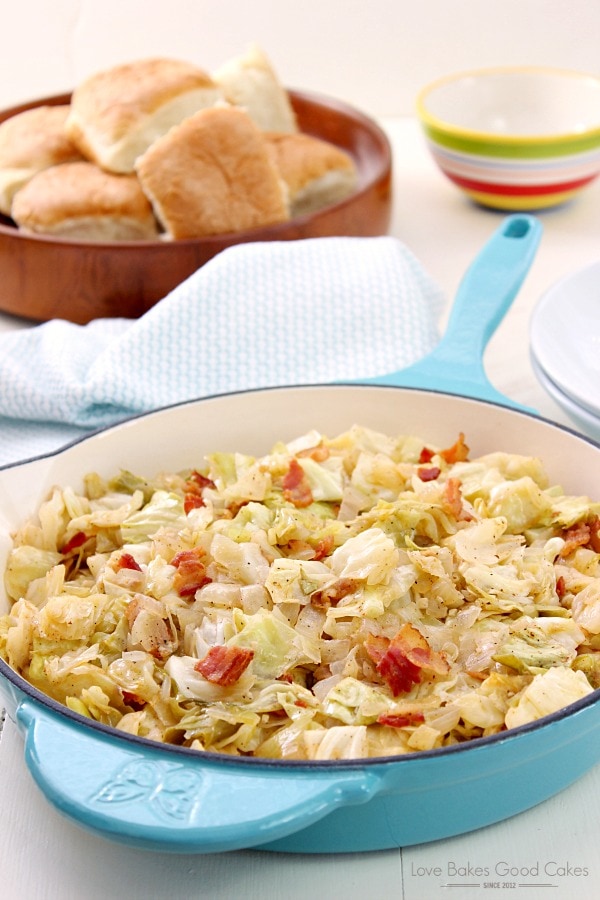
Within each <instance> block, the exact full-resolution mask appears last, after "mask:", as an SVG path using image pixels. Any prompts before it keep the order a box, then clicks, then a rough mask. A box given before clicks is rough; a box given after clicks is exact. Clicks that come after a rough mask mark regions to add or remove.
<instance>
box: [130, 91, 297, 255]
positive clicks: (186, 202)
mask: <svg viewBox="0 0 600 900" xmlns="http://www.w3.org/2000/svg"><path fill="white" fill-rule="evenodd" d="M136 171H137V173H138V176H139V179H140V182H141V184H142V187H143V189H144V191H145V192H146V194H147V196H148V198H149V199H150V200H151V202H152V205H153V207H154V212H155V214H156V217H157V218H158V220H159V222H160V223H161V225H162V227H163V228H164V230H165V232H166V233H167V235H168V236H169V237H171V238H174V239H178V238H197V237H204V236H206V235H212V234H225V233H227V232H232V231H241V230H243V229H246V228H256V227H258V226H260V225H271V224H274V223H277V222H283V221H285V220H286V219H288V218H289V214H288V208H287V197H286V191H285V186H284V185H283V183H282V181H281V179H280V177H279V174H278V172H277V170H276V168H275V165H274V164H273V162H272V160H271V158H270V155H269V153H268V150H267V146H266V142H265V139H264V136H263V134H262V132H261V131H260V130H259V129H258V128H257V126H256V125H255V124H254V123H253V122H252V120H251V119H250V117H249V116H248V115H247V113H246V112H244V111H243V110H242V109H236V108H235V107H231V106H226V105H222V106H215V107H213V108H211V109H204V110H201V111H200V112H197V113H195V114H194V115H193V116H190V117H189V118H188V119H186V120H185V121H184V122H182V123H181V124H180V125H177V126H175V127H174V128H172V129H171V131H169V132H168V134H166V135H165V136H164V137H162V138H159V139H158V140H157V141H155V143H154V144H153V145H152V146H151V147H150V148H149V149H148V150H147V151H146V153H144V155H143V156H141V157H140V158H139V159H138V161H137V164H136Z"/></svg>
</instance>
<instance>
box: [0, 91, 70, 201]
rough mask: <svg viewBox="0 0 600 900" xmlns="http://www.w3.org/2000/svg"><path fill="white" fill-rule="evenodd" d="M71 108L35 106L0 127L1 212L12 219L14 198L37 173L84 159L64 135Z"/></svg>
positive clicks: (12, 117) (6, 120)
mask: <svg viewBox="0 0 600 900" xmlns="http://www.w3.org/2000/svg"><path fill="white" fill-rule="evenodd" d="M68 113H69V107H68V106H65V105H61V106H36V107H34V108H33V109H27V110H24V111H23V112H21V113H17V114H16V115H14V116H11V117H10V119H5V121H4V122H2V123H1V124H0V212H3V213H4V215H6V216H10V208H11V204H12V200H13V197H14V195H15V194H16V192H17V191H18V190H20V188H22V187H23V185H25V184H27V182H28V181H29V179H30V178H32V177H33V176H34V175H35V174H36V172H41V171H42V169H47V168H49V166H56V165H60V163H65V162H71V161H73V160H76V159H82V156H81V153H80V152H79V150H78V149H77V147H76V146H75V145H74V144H73V143H72V141H71V140H70V139H69V138H68V137H67V135H66V134H65V122H66V119H67V115H68Z"/></svg>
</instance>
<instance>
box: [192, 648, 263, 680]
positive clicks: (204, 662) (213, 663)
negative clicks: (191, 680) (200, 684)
mask: <svg viewBox="0 0 600 900" xmlns="http://www.w3.org/2000/svg"><path fill="white" fill-rule="evenodd" d="M253 657H254V650H247V649H246V648H245V647H226V646H224V645H222V644H219V645H218V646H216V647H211V648H210V650H209V651H208V653H207V654H206V656H205V657H204V659H201V660H199V661H198V662H197V663H196V665H195V666H194V669H195V670H196V672H199V673H200V674H201V675H202V676H203V677H204V678H206V680H207V681H210V682H211V684H218V685H220V686H221V687H229V686H230V685H232V684H235V683H236V681H239V679H240V678H241V676H242V675H243V674H244V672H245V671H246V669H247V668H248V666H249V665H250V663H251V662H252V659H253Z"/></svg>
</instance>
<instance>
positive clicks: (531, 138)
mask: <svg viewBox="0 0 600 900" xmlns="http://www.w3.org/2000/svg"><path fill="white" fill-rule="evenodd" d="M489 75H526V76H527V75H552V76H559V77H562V78H573V79H578V80H584V81H591V82H595V83H596V84H597V85H598V87H599V88H600V75H594V74H593V73H591V72H584V71H579V70H576V69H565V68H559V67H553V66H526V65H522V66H491V67H488V68H482V69H466V70H463V71H460V72H454V73H451V74H449V75H444V76H442V77H441V78H437V79H436V80H435V81H432V82H430V83H429V84H427V85H425V87H424V88H422V89H421V91H420V92H419V93H418V95H417V99H416V110H417V115H418V117H419V118H420V119H421V121H422V123H423V125H424V126H425V127H426V128H428V129H432V130H433V131H434V132H441V133H443V134H452V135H455V136H456V137H460V138H462V139H464V140H467V141H469V140H471V141H477V142H479V143H489V142H491V141H493V143H494V144H500V145H504V146H506V147H511V146H516V145H521V146H522V145H525V146H529V147H533V146H534V145H539V146H545V147H549V146H551V145H553V144H554V145H556V144H562V143H565V142H576V143H577V142H581V141H589V140H590V139H591V138H594V139H595V138H597V139H598V141H599V142H600V113H599V115H598V125H595V126H593V127H592V128H586V129H584V130H581V131H563V132H557V133H556V134H543V135H533V134H528V133H526V132H524V133H522V134H493V135H492V134H491V133H490V132H488V131H480V130H478V129H476V128H465V127H464V126H460V125H454V124H452V122H449V121H447V120H446V119H441V118H439V117H438V116H435V115H433V113H430V112H429V111H428V109H427V97H428V96H429V95H430V94H431V93H432V91H434V90H437V88H439V87H442V86H444V85H446V84H451V83H452V82H454V81H459V80H461V79H464V78H481V77H484V78H485V77H487V76H489Z"/></svg>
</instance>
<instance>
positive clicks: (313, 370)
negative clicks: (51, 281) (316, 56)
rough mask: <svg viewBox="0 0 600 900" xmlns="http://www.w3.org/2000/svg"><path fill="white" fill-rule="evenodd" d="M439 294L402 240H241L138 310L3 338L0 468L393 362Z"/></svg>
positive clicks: (430, 334) (427, 324) (406, 356)
mask: <svg viewBox="0 0 600 900" xmlns="http://www.w3.org/2000/svg"><path fill="white" fill-rule="evenodd" d="M443 302H444V299H443V297H442V294H441V292H440V290H439V289H438V287H437V285H436V284H435V283H434V282H433V281H432V279H431V278H430V277H429V275H428V274H427V273H426V272H425V271H424V270H423V268H422V266H421V264H420V263H419V262H418V260H417V259H416V258H415V257H414V256H413V254H412V253H411V252H410V251H409V250H408V249H407V248H406V247H405V246H404V245H403V244H402V243H401V242H400V241H398V240H397V239H395V238H391V237H375V238H346V237H340V238H337V237H331V238H315V239H309V240H301V241H290V242H288V241H283V242H273V243H255V244H241V245H239V246H236V247H233V248H231V249H228V250H225V251H223V252H222V253H221V254H219V255H218V256H216V257H215V258H214V259H213V260H211V261H210V262H209V263H207V264H206V265H205V266H203V267H202V268H200V269H199V270H198V271H197V272H195V273H194V274H193V275H192V276H191V277H190V278H188V279H187V280H186V281H184V282H183V283H182V284H180V285H179V286H178V287H177V288H175V289H174V290H173V291H172V292H171V293H170V294H168V295H167V296H166V297H165V298H164V299H162V300H161V301H160V302H159V303H157V304H156V305H155V306H154V307H153V308H152V309H151V310H149V311H148V312H147V313H146V314H145V315H143V316H142V317H141V318H140V319H135V320H132V319H116V318H115V319H97V320H94V321H92V322H90V323H89V324H88V325H84V326H82V325H75V324H73V323H70V322H67V321H64V320H62V319H56V320H52V321H50V322H46V323H44V324H42V325H36V326H34V327H29V328H24V329H20V330H15V331H10V332H8V333H5V334H0V465H6V464H9V463H12V462H15V461H17V460H21V459H28V458H31V457H33V456H36V455H39V454H42V453H46V452H48V451H51V450H54V449H56V448H58V447H60V446H62V445H64V444H67V443H69V442H70V441H71V440H73V439H75V438H77V437H79V436H81V435H83V434H85V433H86V432H89V431H93V430H95V429H97V428H100V427H103V426H106V425H108V424H111V423H113V422H117V421H119V420H121V419H123V418H126V417H127V416H129V415H132V414H136V413H140V412H144V411H148V410H151V409H156V408H159V407H162V406H167V405H169V404H171V403H176V402H179V401H182V400H188V399H192V398H196V397H202V396H207V395H211V394H219V393H224V392H227V391H235V390H238V389H244V388H255V387H265V386H271V385H290V384H308V383H326V382H333V381H350V380H353V379H359V378H363V377H369V376H375V375H382V374H385V373H387V372H393V371H396V370H398V369H401V368H403V367H404V366H406V365H408V364H409V363H411V362H413V361H414V360H415V359H418V358H419V357H421V356H423V355H424V354H425V353H427V352H428V351H429V350H431V349H432V347H433V346H434V345H435V344H436V343H437V340H438V329H437V320H438V316H439V314H440V312H441V310H442V306H443Z"/></svg>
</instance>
